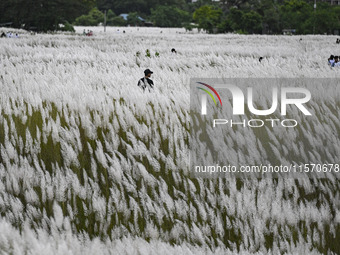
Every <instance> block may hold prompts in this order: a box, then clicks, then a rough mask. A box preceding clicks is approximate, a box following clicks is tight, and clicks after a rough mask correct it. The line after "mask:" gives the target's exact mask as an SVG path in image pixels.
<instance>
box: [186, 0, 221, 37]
mask: <svg viewBox="0 0 340 255" xmlns="http://www.w3.org/2000/svg"><path fill="white" fill-rule="evenodd" d="M221 17H222V9H220V8H216V7H214V6H210V5H204V6H202V7H200V8H198V9H197V10H196V11H195V12H194V14H193V19H194V21H195V22H197V23H198V26H199V28H202V29H204V30H206V31H207V32H209V33H213V31H214V28H217V26H218V24H219V23H220V22H221Z"/></svg>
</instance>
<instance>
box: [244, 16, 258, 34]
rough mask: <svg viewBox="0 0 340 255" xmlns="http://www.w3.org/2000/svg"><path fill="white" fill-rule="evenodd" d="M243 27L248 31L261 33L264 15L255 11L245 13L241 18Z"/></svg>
mask: <svg viewBox="0 0 340 255" xmlns="http://www.w3.org/2000/svg"><path fill="white" fill-rule="evenodd" d="M241 29H242V30H243V31H246V32H247V33H250V34H252V33H257V34H258V33H261V31H262V17H261V15H260V14H258V13H257V12H255V11H250V12H246V13H243V15H242V18H241Z"/></svg>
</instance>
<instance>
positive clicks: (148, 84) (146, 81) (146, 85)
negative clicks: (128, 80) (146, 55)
mask: <svg viewBox="0 0 340 255" xmlns="http://www.w3.org/2000/svg"><path fill="white" fill-rule="evenodd" d="M151 74H153V72H152V71H151V70H150V69H146V70H145V71H144V77H143V78H141V79H140V80H139V81H138V84H137V86H138V87H140V88H142V89H143V91H145V89H148V90H149V92H151V91H152V90H153V87H154V84H153V81H152V80H151V79H150V77H151Z"/></svg>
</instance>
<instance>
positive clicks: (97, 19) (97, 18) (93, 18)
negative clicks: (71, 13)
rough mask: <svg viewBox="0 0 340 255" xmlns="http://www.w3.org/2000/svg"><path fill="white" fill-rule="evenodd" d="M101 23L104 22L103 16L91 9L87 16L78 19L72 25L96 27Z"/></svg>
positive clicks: (96, 10)
mask: <svg viewBox="0 0 340 255" xmlns="http://www.w3.org/2000/svg"><path fill="white" fill-rule="evenodd" d="M101 22H104V14H103V13H102V12H101V11H99V10H98V9H97V8H93V9H92V10H91V11H90V12H89V14H87V15H82V16H80V17H78V18H77V19H76V21H75V22H74V24H75V25H81V26H97V25H98V24H99V23H101Z"/></svg>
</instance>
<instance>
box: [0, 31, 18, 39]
mask: <svg viewBox="0 0 340 255" xmlns="http://www.w3.org/2000/svg"><path fill="white" fill-rule="evenodd" d="M0 37H1V38H19V35H18V33H15V34H14V33H12V32H7V33H5V32H2V33H1V35H0Z"/></svg>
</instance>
